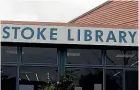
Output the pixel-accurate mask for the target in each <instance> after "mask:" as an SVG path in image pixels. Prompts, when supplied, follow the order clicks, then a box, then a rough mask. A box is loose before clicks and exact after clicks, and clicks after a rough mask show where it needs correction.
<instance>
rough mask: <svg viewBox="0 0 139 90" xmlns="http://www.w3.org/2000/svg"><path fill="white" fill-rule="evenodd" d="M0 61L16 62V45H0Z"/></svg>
mask: <svg viewBox="0 0 139 90" xmlns="http://www.w3.org/2000/svg"><path fill="white" fill-rule="evenodd" d="M1 62H17V47H11V46H1Z"/></svg>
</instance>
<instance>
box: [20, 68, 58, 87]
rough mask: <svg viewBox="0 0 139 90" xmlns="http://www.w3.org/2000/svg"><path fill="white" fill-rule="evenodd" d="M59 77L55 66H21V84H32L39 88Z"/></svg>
mask: <svg viewBox="0 0 139 90" xmlns="http://www.w3.org/2000/svg"><path fill="white" fill-rule="evenodd" d="M57 79H58V71H57V68H53V67H21V68H20V78H19V80H20V85H32V86H33V87H34V90H38V89H39V88H41V86H42V85H45V84H47V83H50V82H55V81H57Z"/></svg>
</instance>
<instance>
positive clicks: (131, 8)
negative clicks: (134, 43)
mask: <svg viewBox="0 0 139 90" xmlns="http://www.w3.org/2000/svg"><path fill="white" fill-rule="evenodd" d="M70 23H76V24H100V25H123V26H129V27H131V28H132V27H136V28H138V1H107V2H106V3H104V4H102V5H100V6H98V7H96V8H95V9H92V10H91V11H89V12H87V13H85V14H83V15H81V16H79V17H77V18H75V19H74V20H72V21H70Z"/></svg>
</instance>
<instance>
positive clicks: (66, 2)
mask: <svg viewBox="0 0 139 90" xmlns="http://www.w3.org/2000/svg"><path fill="white" fill-rule="evenodd" d="M106 1H107V0H0V11H1V12H0V20H15V21H43V22H69V21H70V20H72V19H74V18H76V17H78V16H80V15H82V14H83V13H85V12H87V11H89V10H91V9H93V8H95V7H96V6H99V5H100V4H102V3H104V2H106Z"/></svg>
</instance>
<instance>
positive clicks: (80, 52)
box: [67, 49, 102, 65]
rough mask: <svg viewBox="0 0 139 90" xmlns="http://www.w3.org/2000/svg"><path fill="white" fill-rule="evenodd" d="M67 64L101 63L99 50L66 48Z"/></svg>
mask: <svg viewBox="0 0 139 90" xmlns="http://www.w3.org/2000/svg"><path fill="white" fill-rule="evenodd" d="M67 64H88V65H102V60H101V50H95V49H68V51H67Z"/></svg>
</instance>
